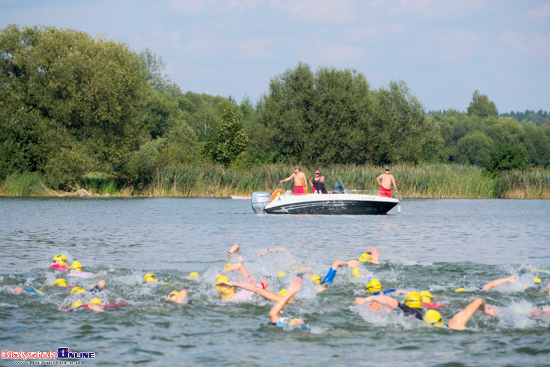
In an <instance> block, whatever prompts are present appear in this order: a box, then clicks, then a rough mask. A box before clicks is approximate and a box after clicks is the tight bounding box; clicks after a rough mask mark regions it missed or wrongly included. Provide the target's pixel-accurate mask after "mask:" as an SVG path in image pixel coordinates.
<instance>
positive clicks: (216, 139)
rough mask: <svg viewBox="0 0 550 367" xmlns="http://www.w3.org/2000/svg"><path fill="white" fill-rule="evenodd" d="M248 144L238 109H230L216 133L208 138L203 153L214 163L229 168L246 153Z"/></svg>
mask: <svg viewBox="0 0 550 367" xmlns="http://www.w3.org/2000/svg"><path fill="white" fill-rule="evenodd" d="M247 142H248V136H247V135H246V132H245V130H244V127H243V124H242V122H241V121H240V120H239V118H238V116H237V108H235V107H233V108H228V109H227V110H225V112H224V114H223V117H222V119H221V121H220V123H219V125H218V127H217V129H216V131H215V132H213V133H212V134H210V136H209V137H208V139H207V141H206V143H205V145H204V150H203V152H204V155H206V156H207V157H208V158H210V159H211V160H212V161H213V162H216V163H221V164H224V165H225V166H229V165H230V164H231V163H232V162H233V161H234V160H235V159H236V158H237V156H238V155H239V154H241V153H242V152H243V151H244V149H245V148H246V143H247Z"/></svg>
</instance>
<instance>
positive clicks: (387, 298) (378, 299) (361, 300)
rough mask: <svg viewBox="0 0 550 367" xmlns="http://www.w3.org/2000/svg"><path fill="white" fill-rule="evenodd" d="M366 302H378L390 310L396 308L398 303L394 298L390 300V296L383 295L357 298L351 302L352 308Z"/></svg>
mask: <svg viewBox="0 0 550 367" xmlns="http://www.w3.org/2000/svg"><path fill="white" fill-rule="evenodd" d="M366 302H367V303H372V302H378V303H380V304H381V305H383V306H387V307H390V308H392V309H394V308H397V306H398V305H399V302H397V300H396V299H395V298H391V297H390V296H384V295H378V296H370V297H365V298H361V297H358V298H356V299H355V301H354V302H353V305H354V306H355V305H360V304H362V303H366Z"/></svg>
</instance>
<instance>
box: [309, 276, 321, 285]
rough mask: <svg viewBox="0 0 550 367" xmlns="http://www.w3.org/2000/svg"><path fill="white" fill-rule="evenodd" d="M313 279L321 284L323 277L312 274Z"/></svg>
mask: <svg viewBox="0 0 550 367" xmlns="http://www.w3.org/2000/svg"><path fill="white" fill-rule="evenodd" d="M311 281H312V282H313V283H315V284H321V277H320V276H318V275H312V276H311Z"/></svg>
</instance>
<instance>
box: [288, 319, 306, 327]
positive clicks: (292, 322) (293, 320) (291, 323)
mask: <svg viewBox="0 0 550 367" xmlns="http://www.w3.org/2000/svg"><path fill="white" fill-rule="evenodd" d="M300 324H305V322H304V320H302V319H292V321H291V322H290V326H294V325H300Z"/></svg>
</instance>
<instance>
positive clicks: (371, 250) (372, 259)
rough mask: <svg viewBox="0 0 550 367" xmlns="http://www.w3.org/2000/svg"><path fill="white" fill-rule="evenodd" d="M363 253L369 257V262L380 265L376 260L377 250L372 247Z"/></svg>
mask: <svg viewBox="0 0 550 367" xmlns="http://www.w3.org/2000/svg"><path fill="white" fill-rule="evenodd" d="M365 253H367V254H369V255H371V258H370V260H369V262H371V263H373V264H380V260H378V250H377V249H376V247H373V248H371V249H370V250H367V251H365Z"/></svg>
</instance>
